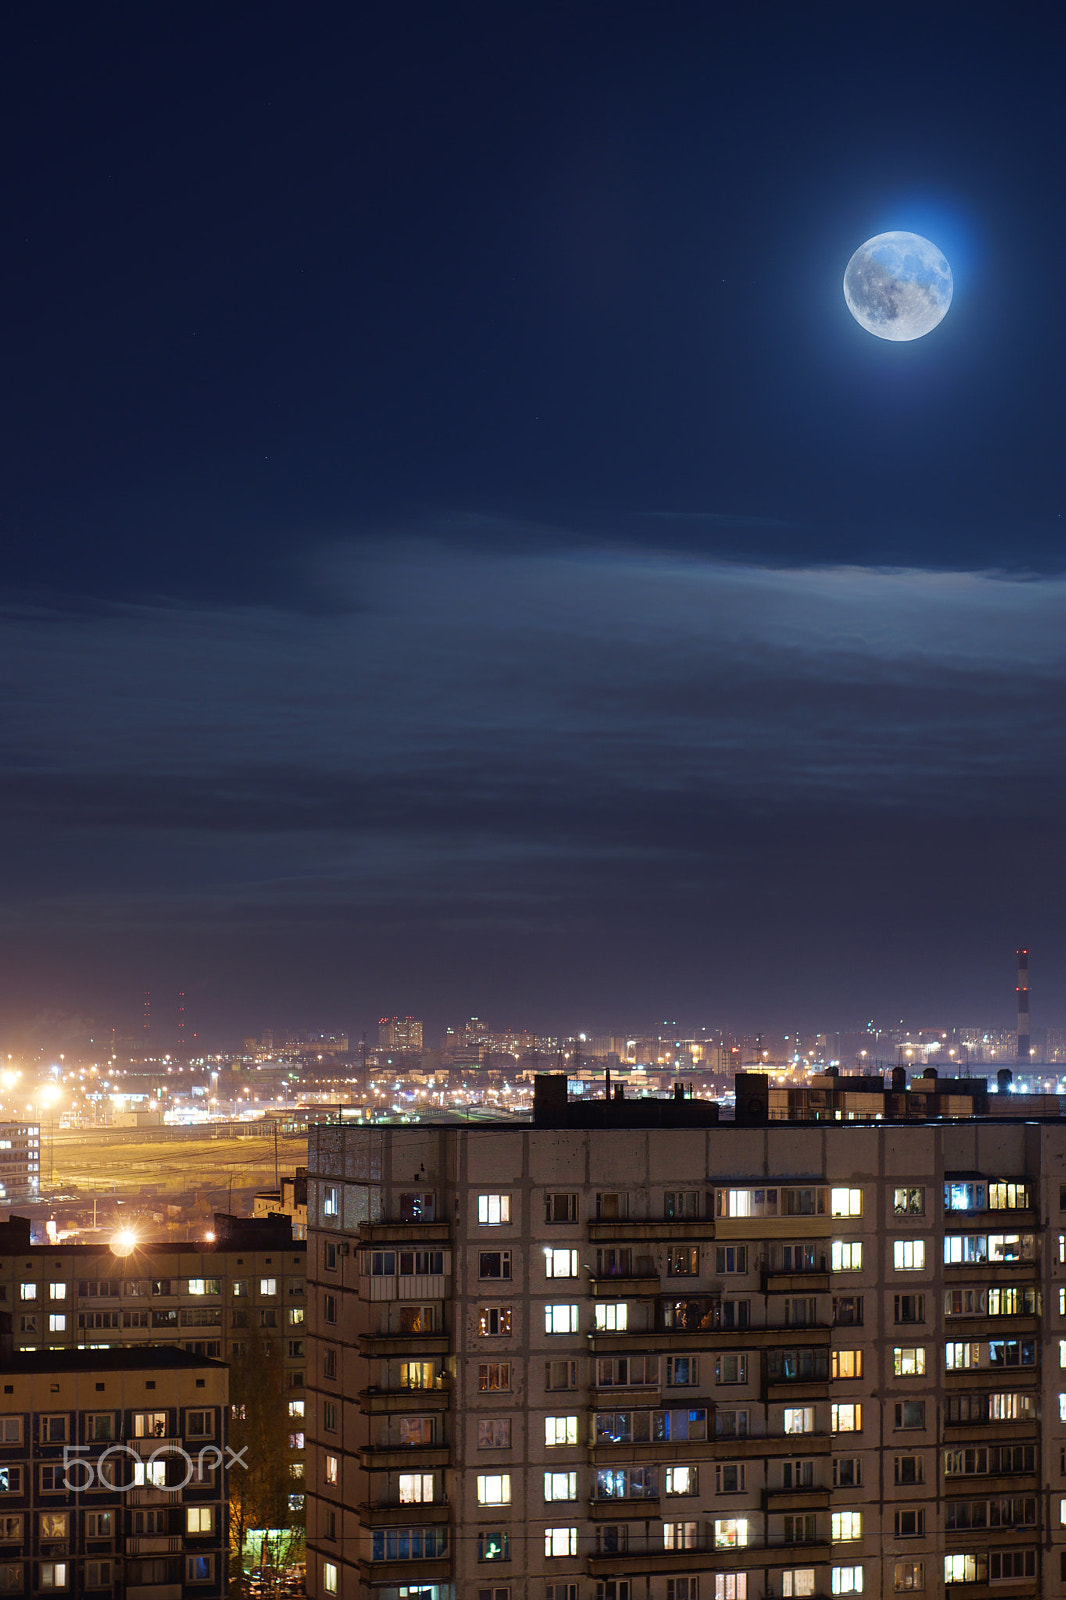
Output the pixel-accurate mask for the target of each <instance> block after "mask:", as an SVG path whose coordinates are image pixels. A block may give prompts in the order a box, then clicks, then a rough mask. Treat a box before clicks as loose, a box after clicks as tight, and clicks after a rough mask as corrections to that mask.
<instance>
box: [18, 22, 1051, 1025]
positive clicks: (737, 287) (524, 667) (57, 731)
mask: <svg viewBox="0 0 1066 1600" xmlns="http://www.w3.org/2000/svg"><path fill="white" fill-rule="evenodd" d="M1050 15H1051V13H1048V12H1041V11H1040V10H1038V9H1028V10H1027V9H1025V8H1022V9H1021V10H1018V9H1013V10H1012V9H1011V8H1008V7H1006V6H998V5H997V6H992V5H983V4H979V3H975V4H972V5H968V6H965V7H962V6H958V5H935V4H934V5H932V6H926V7H922V8H920V9H916V10H912V11H911V12H909V13H908V14H907V18H909V21H908V20H907V18H901V19H900V20H899V21H898V22H895V21H892V19H891V16H888V17H886V14H885V13H884V11H883V9H881V10H878V9H877V8H870V7H868V8H858V7H844V6H842V5H833V6H828V5H817V4H816V5H811V6H799V5H793V4H789V5H783V6H779V7H772V6H766V5H758V4H752V5H745V6H732V7H727V6H722V5H712V4H707V3H706V0H703V3H700V4H692V5H689V4H682V3H672V4H663V5H657V6H652V5H650V4H621V3H613V4H603V5H600V4H592V3H586V4H582V3H580V0H576V3H574V0H571V3H570V4H567V5H558V6H553V5H545V4H543V3H538V4H536V5H521V4H509V5H500V4H493V5H486V6H483V7H480V6H479V7H471V6H463V5H460V4H451V5H440V4H439V3H435V4H432V5H424V6H417V5H404V4H396V3H390V4H388V5H379V6H376V7H374V6H367V5H363V6H348V5H341V4H332V3H324V4H320V5H314V6H298V5H295V4H289V5H274V4H269V3H267V4H264V3H255V4H245V3H240V0H235V3H231V4H227V5H224V6H206V5H200V6H190V5H187V4H182V5H166V4H153V5H151V6H145V5H143V4H137V5H121V4H111V5H106V6H104V5H99V4H92V3H89V4H86V5H78V6H75V5H58V6H44V5H31V4H23V5H18V6H10V7H8V9H7V10H6V12H5V14H4V19H3V40H2V50H0V123H2V131H3V148H4V151H5V162H4V168H5V184H4V203H3V211H2V224H3V251H2V263H3V266H2V271H3V275H4V280H5V282H4V290H5V292H4V297H3V303H4V308H5V337H4V342H3V356H4V384H3V389H2V405H3V425H2V430H0V438H2V451H3V471H2V474H0V517H2V522H3V533H4V552H5V561H4V566H3V572H2V603H3V608H4V630H3V662H2V671H3V685H4V695H3V711H4V734H3V745H2V750H3V761H2V767H0V806H2V812H0V814H2V818H3V827H2V832H0V839H2V850H3V857H2V867H3V881H4V894H3V899H2V908H3V909H2V916H0V930H2V945H0V956H2V960H0V1034H3V1033H4V1032H5V1030H8V1031H10V1030H11V1029H12V1028H15V1027H16V1026H21V1025H23V1024H24V1023H25V1022H26V1021H27V1019H28V1018H31V1017H33V1016H35V1015H36V1014H37V1012H39V1011H41V1010H44V1009H45V1008H51V1009H52V1010H53V1011H55V1010H58V1011H60V1012H67V1011H69V1012H77V1013H81V1014H85V1015H91V1016H92V1017H93V1018H95V1019H96V1023H97V1026H98V1027H104V1026H106V1027H107V1028H110V1026H111V1025H112V1024H115V1025H117V1026H119V1028H120V1031H121V1029H122V1028H123V1027H124V1026H128V1025H130V1024H131V1023H132V1024H135V1023H136V1021H137V1020H138V1019H139V1013H140V1005H141V995H142V992H143V991H144V990H145V989H146V988H149V989H151V991H152V994H153V1005H154V1009H155V1011H156V1013H157V1015H159V1016H160V1017H165V1015H166V1013H167V1008H168V1007H170V1008H171V1009H173V1001H172V997H173V996H174V995H175V994H176V992H177V990H178V989H184V990H185V992H186V996H187V999H186V1006H187V1015H188V1017H189V1019H190V1031H191V1029H192V1028H195V1029H196V1030H197V1033H198V1035H199V1037H200V1039H201V1040H203V1041H204V1042H206V1043H213V1042H221V1041H225V1040H230V1039H233V1038H239V1037H240V1036H241V1035H242V1034H244V1033H246V1032H256V1031H258V1030H259V1029H260V1028H261V1027H263V1026H267V1025H271V1024H272V1025H273V1026H275V1027H284V1026H288V1025H292V1026H299V1025H306V1026H310V1027H315V1028H340V1027H344V1028H350V1029H351V1030H352V1031H353V1032H358V1031H361V1030H362V1028H364V1027H367V1026H370V1025H372V1023H373V1021H374V1019H376V1017H377V1016H378V1015H380V1014H381V1013H382V1012H396V1011H399V1012H401V1013H403V1012H413V1013H414V1014H415V1015H421V1016H423V1017H425V1018H426V1019H427V1023H429V1024H430V1025H437V1024H440V1023H443V1022H445V1021H450V1020H457V1019H461V1018H462V1017H464V1016H466V1015H468V1014H470V1013H471V1012H476V1013H478V1014H479V1015H481V1016H482V1017H484V1018H486V1019H488V1020H489V1021H490V1022H494V1023H496V1024H498V1025H501V1026H502V1025H504V1024H505V1023H506V1024H514V1025H526V1026H534V1027H537V1028H539V1029H541V1030H542V1031H547V1030H550V1029H555V1028H564V1027H565V1028H567V1029H569V1028H571V1027H586V1028H589V1029H595V1030H597V1031H598V1030H599V1029H601V1028H607V1029H610V1030H612V1031H623V1030H625V1029H627V1028H651V1027H654V1026H655V1024H656V1023H658V1022H660V1021H662V1020H663V1019H670V1020H671V1021H673V1020H674V1019H677V1021H678V1025H679V1029H681V1030H686V1031H687V1030H688V1029H690V1028H696V1027H699V1026H701V1025H705V1026H707V1027H713V1026H726V1027H734V1028H737V1029H745V1028H755V1027H759V1026H761V1027H764V1028H767V1029H771V1028H787V1027H790V1026H794V1027H800V1028H813V1027H820V1028H825V1027H848V1026H852V1025H854V1024H856V1023H863V1022H865V1021H866V1020H867V1018H871V1017H872V1018H874V1019H875V1020H877V1021H879V1022H882V1023H884V1022H888V1021H893V1020H895V1019H896V1018H898V1017H901V1016H902V1017H905V1018H906V1019H907V1020H908V1021H909V1022H911V1023H912V1024H914V1025H920V1024H926V1025H932V1024H934V1023H935V1024H940V1025H950V1024H952V1023H959V1024H963V1025H976V1024H987V1023H994V1024H1003V1025H1006V1024H1009V1022H1010V1021H1011V1017H1012V1007H1013V983H1014V979H1013V972H1012V962H1013V951H1014V948H1015V946H1016V945H1017V944H1019V943H1024V944H1027V945H1028V946H1029V947H1030V949H1031V950H1032V952H1033V954H1032V977H1033V1001H1032V1006H1033V1021H1034V1024H1035V1025H1041V1024H1046V1023H1051V1024H1053V1025H1058V1026H1061V1025H1066V919H1064V917H1063V910H1064V904H1063V887H1064V843H1063V813H1064V807H1063V779H1064V775H1066V748H1064V710H1066V702H1064V683H1066V650H1064V644H1066V631H1064V626H1063V623H1064V614H1066V613H1064V602H1066V570H1064V568H1066V563H1064V560H1063V551H1064V538H1066V485H1064V483H1063V423H1064V410H1066V407H1064V404H1063V382H1064V379H1063V354H1064V341H1063V303H1064V296H1063V289H1062V278H1063V262H1064V258H1066V252H1064V221H1063V217H1064V212H1063V206H1062V156H1063V149H1064V119H1066V101H1064V98H1063V94H1062V85H1061V51H1062V46H1063V43H1064V39H1063V28H1062V24H1061V23H1059V24H1052V25H1050V26H1049V27H1048V28H1042V27H1041V26H1039V22H1040V19H1041V18H1042V17H1047V16H1050ZM893 228H904V229H908V230H912V231H915V232H918V233H922V234H925V235H927V236H928V237H929V238H931V239H932V240H933V241H934V242H935V243H936V244H937V245H938V246H939V247H940V248H941V249H942V250H943V251H944V253H945V254H946V255H947V257H948V259H949V261H950V263H951V266H952V270H953V273H954V278H955V297H954V301H953V304H952V307H951V309H950V311H949V312H948V315H947V317H946V319H945V320H944V322H943V323H942V324H941V325H940V326H939V327H938V328H937V329H935V330H934V332H932V333H931V334H929V335H928V337H926V338H925V339H921V340H918V341H915V342H913V343H904V344H890V343H887V342H885V341H883V340H881V339H876V338H873V337H871V336H870V335H869V334H868V333H866V332H864V331H863V329H861V328H860V327H859V326H858V324H857V323H856V322H855V321H854V320H853V319H852V318H851V316H850V315H849V313H848V310H847V307H846V306H845V303H844V299H843V294H842V289H841V282H842V278H843V273H844V268H845V266H846V265H847V262H848V259H849V257H850V256H851V254H852V252H853V251H854V250H855V249H856V248H857V247H858V246H859V245H860V244H861V243H862V242H863V241H864V240H865V239H867V238H869V237H870V236H871V235H873V234H876V233H880V232H883V231H886V230H888V229H893Z"/></svg>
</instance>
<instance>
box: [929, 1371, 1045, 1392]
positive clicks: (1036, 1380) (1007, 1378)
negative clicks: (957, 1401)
mask: <svg viewBox="0 0 1066 1600" xmlns="http://www.w3.org/2000/svg"><path fill="white" fill-rule="evenodd" d="M1039 1384H1040V1368H1039V1367H1038V1366H1036V1367H998V1366H997V1367H955V1368H953V1369H952V1370H951V1371H950V1372H945V1374H944V1385H945V1387H946V1388H947V1389H949V1390H950V1391H951V1392H952V1393H954V1391H955V1390H956V1389H995V1390H1002V1389H1004V1388H1008V1389H1010V1390H1011V1391H1014V1390H1019V1391H1020V1392H1021V1393H1023V1394H1031V1393H1032V1392H1033V1391H1034V1390H1035V1389H1036V1388H1037V1387H1038V1386H1039Z"/></svg>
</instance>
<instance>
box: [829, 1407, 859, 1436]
mask: <svg viewBox="0 0 1066 1600" xmlns="http://www.w3.org/2000/svg"><path fill="white" fill-rule="evenodd" d="M829 1426H830V1428H831V1430H832V1432H833V1433H861V1432H862V1406H861V1405H859V1404H857V1403H856V1402H854V1401H850V1400H849V1401H846V1402H841V1401H835V1402H834V1403H833V1405H831V1406H830V1408H829Z"/></svg>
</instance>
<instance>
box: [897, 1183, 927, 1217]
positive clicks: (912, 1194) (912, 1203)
mask: <svg viewBox="0 0 1066 1600" xmlns="http://www.w3.org/2000/svg"><path fill="white" fill-rule="evenodd" d="M892 1209H893V1211H894V1212H895V1214H896V1216H897V1217H921V1216H924V1215H925V1190H924V1189H897V1190H896V1191H895V1195H894V1197H893V1202H892Z"/></svg>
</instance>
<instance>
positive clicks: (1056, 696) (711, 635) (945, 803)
mask: <svg viewBox="0 0 1066 1600" xmlns="http://www.w3.org/2000/svg"><path fill="white" fill-rule="evenodd" d="M309 582H310V584H311V586H312V587H313V588H315V589H317V591H318V592H319V593H320V594H321V596H322V597H323V599H324V600H328V602H329V603H328V605H323V607H322V609H321V610H320V611H319V612H317V613H315V614H309V613H308V612H307V611H306V610H302V611H286V610H284V609H282V608H280V607H274V608H267V607H248V608H245V609H237V608H233V609H229V610H226V609H201V610H198V609H194V608H184V609H182V608H176V607H173V606H169V605H160V606H157V607H152V606H149V605H141V606H129V607H123V608H111V609H109V610H108V611H107V612H106V613H101V614H93V613H86V612H85V611H84V609H83V610H80V611H75V612H65V611H62V610H60V609H56V610H55V611H49V610H47V609H42V608H30V607H27V606H24V605H19V604H17V603H15V602H14V601H12V602H10V603H9V605H8V607H7V614H6V627H5V647H4V658H3V661H4V664H3V675H4V679H5V684H6V694H5V697H4V703H5V710H4V748H5V750H6V760H5V763H4V769H3V774H2V776H0V805H2V808H3V815H4V818H5V829H4V838H5V874H6V878H7V882H8V888H9V892H8V917H9V921H10V919H12V918H13V919H14V925H15V926H16V927H21V928H24V929H26V928H32V929H35V930H37V931H38V932H39V933H41V932H43V931H44V930H46V929H47V928H48V927H50V926H52V925H54V924H57V925H61V927H62V929H63V931H64V934H65V935H66V936H70V937H73V936H74V935H75V934H77V933H79V932H80V933H81V934H82V935H84V936H85V937H89V936H90V935H91V932H92V930H93V929H94V928H95V929H100V928H101V927H104V928H110V929H112V930H114V929H126V930H135V929H137V928H141V929H143V930H151V931H152V934H153V936H158V935H159V931H160V929H161V928H167V929H175V928H185V929H199V930H201V931H202V932H203V934H204V937H208V938H209V937H212V936H213V933H212V930H215V931H217V929H218V928H219V927H220V926H221V925H226V926H228V927H231V928H232V927H236V928H242V929H244V930H245V931H247V930H249V929H251V930H253V931H255V932H256V933H257V934H260V935H264V934H266V933H268V932H270V931H271V930H272V931H273V933H275V934H276V935H277V936H278V937H279V938H284V937H285V930H286V929H293V928H296V927H301V928H306V927H308V926H312V927H313V926H316V925H317V926H320V927H321V928H323V929H325V928H326V927H328V928H330V929H331V930H333V931H334V932H336V930H337V929H338V928H341V929H344V928H351V927H353V926H365V925H366V923H367V920H368V919H369V920H371V921H375V922H377V923H378V924H380V925H388V926H396V927H400V926H404V927H407V928H408V929H410V928H411V927H416V928H417V930H418V940H419V942H420V946H423V947H425V949H427V950H428V949H430V948H431V947H432V944H433V939H434V937H435V936H439V937H441V938H443V937H446V936H447V930H448V929H452V928H454V927H455V926H457V925H463V926H476V927H479V928H482V929H489V928H493V927H498V928H502V929H512V930H513V929H516V928H517V929H520V930H525V931H526V932H527V933H530V935H531V936H539V935H545V936H546V935H547V934H549V933H551V932H553V931H554V932H556V933H558V932H560V930H562V931H563V932H564V933H565V931H566V930H567V929H569V930H570V931H571V932H572V929H573V928H574V927H575V926H577V925H578V924H580V925H581V926H582V927H583V928H584V929H585V930H586V931H585V935H584V937H585V938H586V939H587V940H590V941H592V944H593V945H594V946H595V947H596V948H597V949H598V950H599V951H600V955H599V956H597V958H596V959H595V960H594V961H592V963H591V968H590V974H591V969H595V971H596V972H599V971H600V969H601V967H602V966H603V965H604V964H605V963H606V964H607V965H609V964H610V953H611V949H612V937H613V934H612V929H617V927H618V919H619V917H620V916H622V915H623V914H624V913H625V909H626V908H629V910H630V911H631V912H632V913H633V914H636V915H639V916H640V917H641V918H643V919H646V926H647V927H648V928H649V929H650V927H651V926H652V925H654V924H658V925H660V926H661V927H665V926H668V925H670V924H671V923H672V922H674V921H676V920H677V919H678V918H680V919H681V920H682V921H684V922H685V923H686V925H690V923H689V919H691V918H692V917H694V916H697V915H698V916H704V915H709V916H710V917H711V920H712V921H713V919H714V915H715V913H714V911H713V908H714V907H716V906H721V905H726V904H733V905H737V904H743V905H744V906H746V907H748V908H750V907H751V906H753V905H761V906H763V907H770V906H772V907H773V908H774V913H773V914H774V916H775V917H776V918H778V919H784V920H790V919H792V918H801V919H804V920H806V919H809V918H813V921H814V925H815V927H816V928H818V929H824V930H825V934H826V936H827V937H828V936H829V933H830V930H831V929H832V928H833V927H834V926H836V919H838V918H839V917H840V915H841V912H842V908H843V907H846V904H847V900H848V888H849V885H850V886H851V887H852V889H853V890H854V893H855V894H856V895H861V896H862V897H863V898H864V900H865V901H866V903H867V904H869V905H871V907H876V908H877V911H878V914H879V915H888V916H889V917H891V918H896V919H897V920H898V914H899V908H898V896H899V895H900V894H901V893H902V894H908V893H910V894H913V893H914V892H915V891H916V886H917V885H918V884H919V883H920V881H921V877H922V873H923V871H924V870H926V869H930V870H931V868H932V866H933V864H934V859H937V860H939V863H940V868H941V870H943V868H944V865H945V851H946V852H947V856H948V857H950V856H951V854H952V852H953V851H954V852H959V851H961V852H962V853H961V855H960V857H959V861H958V869H957V877H958V879H959V882H960V884H965V883H966V882H967V868H966V861H967V859H971V858H972V871H973V873H974V874H975V876H976V878H979V879H983V880H984V881H985V882H986V883H991V882H994V881H995V880H996V879H997V878H998V877H999V876H1000V875H1002V874H1003V873H1005V872H1006V870H1007V864H1008V862H1009V860H1010V858H1011V854H1012V852H1013V854H1014V857H1015V859H1017V856H1018V849H1019V846H1018V839H1019V836H1020V835H1021V834H1022V833H1023V832H1024V833H1025V834H1026V835H1027V836H1028V838H1029V840H1030V841H1031V840H1033V839H1034V838H1036V837H1037V836H1039V837H1040V838H1041V839H1045V842H1046V838H1045V836H1048V837H1051V836H1053V834H1054V830H1055V824H1056V821H1057V815H1058V811H1059V796H1060V794H1061V790H1062V783H1063V778H1064V776H1066V750H1064V743H1063V733H1062V708H1063V704H1064V698H1063V690H1064V686H1066V658H1064V650H1063V645H1062V630H1061V619H1062V617H1063V608H1064V601H1066V580H1060V579H1053V578H1049V579H1043V580H1041V581H1038V582H1021V581H1016V580H1014V579H1009V578H1004V577H1002V576H997V575H995V574H974V573H937V572H925V571H899V572H892V571H876V570H867V569H859V568H832V569H812V570H803V569H799V570H796V569H792V570H783V569H767V568H756V567H743V566H736V565H727V564H722V563H715V562H709V561H701V560H697V559H690V558H685V559H664V558H663V557H662V556H657V555H653V554H650V553H649V554H643V555H642V554H640V553H638V552H633V553H630V554H629V555H626V556H623V555H620V554H619V553H618V552H617V551H607V550H599V551H597V550H586V551H584V552H582V553H579V554H576V555H575V554H573V553H572V552H570V553H568V552H565V551H559V550H554V551H547V552H541V553H539V554H538V553H534V552H525V553H520V554H517V555H510V556H507V555H494V554H492V553H489V552H485V551H473V552H471V551H469V550H467V551H461V552H450V553H449V552H444V551H442V550H441V549H440V548H439V547H434V546H432V545H429V544H422V543H419V542H417V541H392V542H388V543H382V544H381V545H379V546H366V545H361V546H360V547H359V548H358V549H356V548H354V547H348V546H343V545H338V546H336V547H334V548H333V549H332V550H330V551H328V552H325V553H323V554H320V555H319V556H318V557H317V558H316V560H315V563H314V566H313V568H312V570H311V572H310V574H309ZM1008 841H1011V842H1010V843H1009V842H1008ZM1026 848H1028V846H1023V847H1022V854H1024V852H1025V849H1026ZM1045 859H1046V858H1045ZM901 863H904V864H905V866H904V869H903V873H902V876H901V865H900V864H901ZM1050 867H1051V871H1052V874H1053V873H1054V870H1055V862H1054V861H1052V862H1051V863H1050ZM950 877H951V874H950V872H949V880H950ZM941 892H943V891H941ZM947 892H948V893H949V894H950V892H951V891H950V890H948V891H947ZM1029 914H1031V913H1029ZM567 936H568V935H567ZM647 937H648V938H650V937H651V934H650V931H649V932H648V934H647ZM420 959H422V958H420ZM590 981H593V976H591V975H590Z"/></svg>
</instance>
